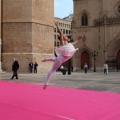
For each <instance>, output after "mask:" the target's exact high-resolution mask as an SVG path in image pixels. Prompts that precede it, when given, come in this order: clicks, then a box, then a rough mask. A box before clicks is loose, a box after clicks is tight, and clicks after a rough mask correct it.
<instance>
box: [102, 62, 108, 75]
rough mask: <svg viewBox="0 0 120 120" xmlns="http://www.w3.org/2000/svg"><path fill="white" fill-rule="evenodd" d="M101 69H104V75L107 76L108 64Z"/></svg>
mask: <svg viewBox="0 0 120 120" xmlns="http://www.w3.org/2000/svg"><path fill="white" fill-rule="evenodd" d="M103 67H104V74H108V64H107V63H105V64H104V65H103Z"/></svg>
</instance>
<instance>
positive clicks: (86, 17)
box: [81, 13, 88, 26]
mask: <svg viewBox="0 0 120 120" xmlns="http://www.w3.org/2000/svg"><path fill="white" fill-rule="evenodd" d="M81 21H82V26H88V16H87V14H86V13H83V14H82V19H81Z"/></svg>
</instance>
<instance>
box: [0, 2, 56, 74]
mask: <svg viewBox="0 0 120 120" xmlns="http://www.w3.org/2000/svg"><path fill="white" fill-rule="evenodd" d="M2 15H3V16H2V61H3V70H5V71H11V64H12V58H16V60H18V62H19V64H20V69H19V71H20V72H29V62H31V61H32V62H33V63H34V62H37V63H38V72H46V71H47V70H48V69H49V67H51V64H50V63H49V64H47V67H45V66H44V64H43V63H42V62H41V60H42V59H43V58H46V57H53V54H54V38H53V37H54V31H53V26H54V0H3V2H2Z"/></svg>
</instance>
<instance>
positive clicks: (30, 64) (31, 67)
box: [29, 62, 33, 73]
mask: <svg viewBox="0 0 120 120" xmlns="http://www.w3.org/2000/svg"><path fill="white" fill-rule="evenodd" d="M29 69H30V72H31V73H32V70H33V63H32V62H30V63H29Z"/></svg>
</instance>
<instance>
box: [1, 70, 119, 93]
mask: <svg viewBox="0 0 120 120" xmlns="http://www.w3.org/2000/svg"><path fill="white" fill-rule="evenodd" d="M46 75H47V74H46V73H37V74H34V73H32V74H30V73H28V74H21V73H19V79H13V80H11V79H10V78H11V76H12V73H1V74H0V79H1V80H4V81H9V82H21V83H27V84H36V85H40V86H41V85H43V84H44V80H45V77H46ZM49 86H54V87H62V88H72V89H81V90H91V91H101V92H112V93H120V72H119V71H118V72H109V73H108V74H104V73H103V72H102V71H101V72H93V71H88V73H87V74H85V73H84V71H78V72H72V73H71V75H68V74H66V75H63V74H62V73H61V72H56V73H54V74H53V76H52V77H51V79H50V81H49ZM49 86H48V88H47V89H49ZM47 89H46V90H47Z"/></svg>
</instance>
